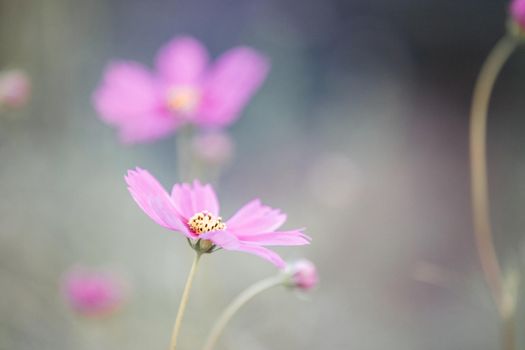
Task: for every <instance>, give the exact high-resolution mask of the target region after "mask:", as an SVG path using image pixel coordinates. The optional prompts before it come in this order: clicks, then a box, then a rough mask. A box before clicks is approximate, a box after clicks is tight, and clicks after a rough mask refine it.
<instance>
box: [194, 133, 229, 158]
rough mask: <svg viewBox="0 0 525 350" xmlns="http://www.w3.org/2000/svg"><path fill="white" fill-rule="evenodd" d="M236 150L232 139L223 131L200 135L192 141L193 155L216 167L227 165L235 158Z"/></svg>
mask: <svg viewBox="0 0 525 350" xmlns="http://www.w3.org/2000/svg"><path fill="white" fill-rule="evenodd" d="M234 148H235V145H234V143H233V141H232V139H231V137H230V136H229V135H228V134H227V133H225V132H224V131H221V130H214V131H210V132H204V133H201V134H198V135H196V136H195V137H194V138H193V140H192V149H193V153H194V154H195V155H196V156H197V157H198V158H199V159H201V160H203V161H204V162H206V163H209V164H214V165H221V164H224V163H227V162H228V161H229V160H230V159H231V158H232V156H233V152H234Z"/></svg>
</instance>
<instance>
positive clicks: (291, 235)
mask: <svg viewBox="0 0 525 350" xmlns="http://www.w3.org/2000/svg"><path fill="white" fill-rule="evenodd" d="M237 238H239V240H240V241H242V242H243V243H256V244H258V245H269V246H272V245H274V246H275V245H281V246H293V245H305V244H310V240H311V238H310V237H308V236H307V235H305V234H304V233H302V232H301V231H298V230H293V231H278V232H269V233H260V234H256V235H246V236H238V237H237Z"/></svg>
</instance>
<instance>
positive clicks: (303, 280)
mask: <svg viewBox="0 0 525 350" xmlns="http://www.w3.org/2000/svg"><path fill="white" fill-rule="evenodd" d="M288 270H289V271H288V272H289V273H290V275H291V285H292V286H293V287H296V288H299V289H301V290H305V291H306V290H310V289H312V288H314V287H315V286H317V283H318V282H319V275H318V274H317V268H316V267H315V265H314V263H312V262H311V261H310V260H306V259H302V260H298V261H296V262H294V263H292V264H290V265H288Z"/></svg>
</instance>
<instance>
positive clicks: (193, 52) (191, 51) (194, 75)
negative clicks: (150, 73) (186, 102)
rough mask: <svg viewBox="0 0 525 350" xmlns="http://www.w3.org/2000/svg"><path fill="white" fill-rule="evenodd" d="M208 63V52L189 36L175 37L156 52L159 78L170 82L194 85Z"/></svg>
mask: <svg viewBox="0 0 525 350" xmlns="http://www.w3.org/2000/svg"><path fill="white" fill-rule="evenodd" d="M207 65H208V53H207V52H206V48H204V47H203V46H202V44H201V43H200V42H199V41H198V40H196V39H194V38H192V37H189V36H181V37H176V38H174V39H173V40H171V41H170V42H169V43H168V44H166V45H165V46H164V47H162V48H161V49H160V51H159V53H158V54H157V59H156V66H157V70H158V73H159V75H160V78H161V79H162V80H165V81H167V82H169V83H171V84H177V85H194V84H196V83H198V82H199V81H200V79H201V77H202V74H203V72H204V70H205V69H206V66H207Z"/></svg>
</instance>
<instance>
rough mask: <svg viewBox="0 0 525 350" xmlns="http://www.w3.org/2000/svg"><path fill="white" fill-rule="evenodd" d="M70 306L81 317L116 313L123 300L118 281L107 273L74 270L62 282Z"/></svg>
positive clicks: (122, 291)
mask: <svg viewBox="0 0 525 350" xmlns="http://www.w3.org/2000/svg"><path fill="white" fill-rule="evenodd" d="M62 290H63V293H64V296H65V298H66V300H67V301H68V303H69V304H70V306H71V307H72V308H73V309H74V310H75V311H77V312H78V313H80V314H81V315H83V316H105V315H109V314H111V313H112V312H114V311H116V310H117V309H118V307H119V306H120V305H121V304H122V302H123V299H124V288H123V285H122V283H121V281H120V280H118V279H117V278H116V277H115V276H113V275H110V274H108V273H103V272H98V271H91V270H87V269H84V268H74V269H72V270H71V271H69V272H67V273H66V275H65V276H64V278H63V280H62Z"/></svg>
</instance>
